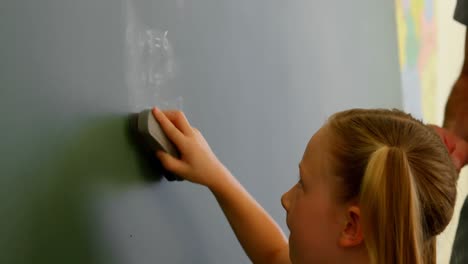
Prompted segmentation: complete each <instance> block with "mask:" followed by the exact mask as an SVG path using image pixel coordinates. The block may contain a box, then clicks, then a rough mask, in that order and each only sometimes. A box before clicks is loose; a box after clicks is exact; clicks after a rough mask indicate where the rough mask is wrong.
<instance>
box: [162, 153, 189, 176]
mask: <svg viewBox="0 0 468 264" xmlns="http://www.w3.org/2000/svg"><path fill="white" fill-rule="evenodd" d="M156 156H157V157H158V159H159V160H160V161H161V164H162V165H163V167H164V168H165V169H166V170H168V171H170V172H172V173H174V174H177V175H178V176H182V175H184V172H186V171H187V165H186V164H185V163H184V162H183V161H181V160H178V159H176V158H174V157H172V156H171V155H169V154H167V153H165V152H163V151H158V152H156Z"/></svg>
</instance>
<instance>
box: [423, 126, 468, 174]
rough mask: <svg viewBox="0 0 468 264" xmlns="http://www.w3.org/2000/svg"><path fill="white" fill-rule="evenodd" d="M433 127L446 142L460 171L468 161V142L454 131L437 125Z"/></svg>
mask: <svg viewBox="0 0 468 264" xmlns="http://www.w3.org/2000/svg"><path fill="white" fill-rule="evenodd" d="M429 126H430V127H432V128H433V129H434V130H435V131H436V132H437V134H439V137H440V139H441V140H442V142H444V144H445V146H446V147H447V150H448V152H449V154H450V157H451V158H452V161H453V163H454V164H455V167H456V169H457V171H458V172H460V170H461V169H462V168H463V167H464V166H465V165H466V164H467V163H468V143H467V142H466V141H465V140H463V139H462V138H460V137H458V136H457V135H455V134H454V133H453V132H451V131H449V130H447V129H445V128H441V127H439V126H436V125H429Z"/></svg>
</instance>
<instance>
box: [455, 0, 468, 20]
mask: <svg viewBox="0 0 468 264" xmlns="http://www.w3.org/2000/svg"><path fill="white" fill-rule="evenodd" d="M453 17H454V18H455V20H457V21H458V22H460V23H462V24H463V25H465V26H468V0H458V1H457V7H456V8H455V14H454V16H453Z"/></svg>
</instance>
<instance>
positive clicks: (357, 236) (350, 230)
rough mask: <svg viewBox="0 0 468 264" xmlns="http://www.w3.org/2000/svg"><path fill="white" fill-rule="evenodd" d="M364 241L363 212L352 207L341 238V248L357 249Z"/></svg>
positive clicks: (349, 209)
mask: <svg viewBox="0 0 468 264" xmlns="http://www.w3.org/2000/svg"><path fill="white" fill-rule="evenodd" d="M363 241H364V234H363V231H362V219H361V210H360V209H359V207H358V206H355V205H353V206H351V207H349V208H348V210H347V212H346V223H345V226H344V228H343V231H342V232H341V235H340V238H339V245H340V246H341V247H355V246H359V245H361V243H363Z"/></svg>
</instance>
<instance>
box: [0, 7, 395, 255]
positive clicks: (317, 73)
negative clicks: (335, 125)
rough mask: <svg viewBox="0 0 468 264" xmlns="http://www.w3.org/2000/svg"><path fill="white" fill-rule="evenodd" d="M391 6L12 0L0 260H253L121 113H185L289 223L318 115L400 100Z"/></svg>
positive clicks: (206, 200) (6, 19)
mask: <svg viewBox="0 0 468 264" xmlns="http://www.w3.org/2000/svg"><path fill="white" fill-rule="evenodd" d="M394 24H395V23H394V13H393V4H392V2H389V1H374V0H358V1H277V0H272V1H247V0H238V1H227V0H196V1H186V0H152V1H150V0H123V1H114V0H80V1H72V0H60V1H59V0H43V1H32V0H20V1H7V2H5V3H3V4H2V7H1V8H0V33H1V35H0V36H1V37H0V40H1V41H0V43H1V44H0V45H1V46H0V47H1V48H0V83H1V88H0V113H2V121H1V130H0V155H1V159H0V214H1V217H0V234H1V236H0V249H1V250H0V263H139V264H145V263H232V264H234V263H235V264H237V263H249V260H248V259H247V257H246V256H245V254H244V253H243V251H242V249H241V247H240V245H239V244H238V242H237V240H236V238H235V236H234V234H233V232H232V231H231V229H230V227H229V225H228V223H227V221H226V220H225V218H224V216H223V214H222V211H221V210H220V209H219V207H218V205H217V203H216V201H215V199H214V198H213V197H212V195H211V194H210V192H209V191H208V190H207V189H206V188H204V187H202V186H198V185H193V184H191V183H189V182H187V181H183V182H168V181H166V180H165V179H164V178H162V177H161V175H160V174H159V173H158V170H157V169H155V167H154V166H153V165H154V164H151V163H148V159H147V157H146V156H144V155H143V154H142V153H141V152H140V151H139V150H138V148H137V147H136V146H135V144H134V141H133V139H132V136H131V134H130V133H129V130H128V127H129V123H128V116H129V115H130V114H133V113H137V112H139V111H141V110H143V109H146V108H148V107H151V106H153V105H158V106H159V107H161V108H166V109H167V108H178V109H182V110H183V111H184V112H185V113H186V115H187V116H188V118H189V120H190V121H191V122H192V124H193V125H194V126H196V127H197V128H198V129H199V130H201V132H202V133H203V134H204V136H205V137H206V139H207V140H208V142H209V143H210V145H211V146H212V149H213V150H214V152H215V153H216V154H217V155H218V157H219V159H220V160H221V161H222V162H224V164H225V165H226V166H227V167H228V168H229V169H230V170H231V171H232V173H233V174H234V175H235V176H236V177H237V178H238V179H239V181H240V182H241V183H242V184H243V185H244V186H245V187H246V188H247V189H248V190H249V191H250V192H251V193H252V194H253V196H254V197H256V198H257V200H258V201H259V202H260V203H261V204H262V205H263V206H264V207H265V209H266V210H267V211H268V212H269V213H270V214H271V215H272V216H273V217H274V218H275V219H276V220H277V221H278V222H279V223H280V226H281V227H282V228H283V229H284V230H285V232H286V233H287V228H286V225H285V222H284V218H285V214H284V211H283V209H282V208H281V205H280V196H281V194H282V193H283V192H285V191H286V190H288V188H289V187H290V186H291V185H292V184H293V183H294V182H295V181H296V179H297V173H298V172H297V164H298V162H299V160H300V158H301V156H302V152H303V150H304V148H305V145H306V143H307V141H308V140H309V138H310V137H311V135H312V134H313V133H314V132H315V131H316V130H317V129H318V128H319V127H320V126H321V125H322V124H323V122H324V121H325V120H326V118H327V117H328V116H329V115H330V114H332V113H334V112H336V111H338V110H342V109H346V108H350V107H401V92H400V84H399V76H398V64H397V50H396V48H397V45H396V33H395V26H394Z"/></svg>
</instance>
